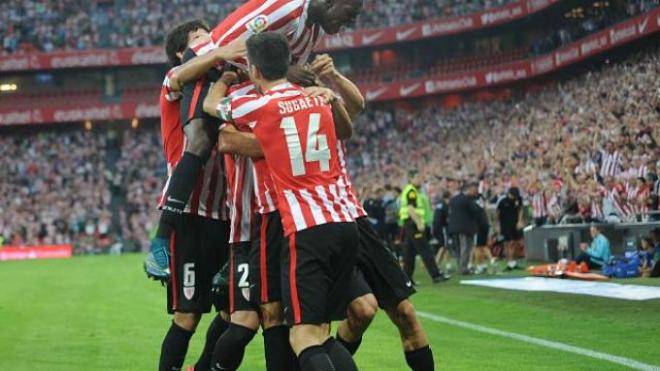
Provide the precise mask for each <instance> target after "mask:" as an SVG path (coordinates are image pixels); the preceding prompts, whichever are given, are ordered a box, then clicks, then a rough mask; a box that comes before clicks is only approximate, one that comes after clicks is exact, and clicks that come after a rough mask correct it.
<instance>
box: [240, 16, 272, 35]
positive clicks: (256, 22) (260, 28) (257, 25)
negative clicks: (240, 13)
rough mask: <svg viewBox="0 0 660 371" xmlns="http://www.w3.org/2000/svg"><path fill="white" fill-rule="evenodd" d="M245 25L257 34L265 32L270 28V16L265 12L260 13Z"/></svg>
mask: <svg viewBox="0 0 660 371" xmlns="http://www.w3.org/2000/svg"><path fill="white" fill-rule="evenodd" d="M245 27H247V29H248V30H249V31H250V32H252V33H255V34H257V33H261V32H264V31H266V29H267V28H268V17H267V16H265V15H263V14H262V15H259V16H257V17H255V18H254V19H253V20H251V21H250V22H249V23H248V24H247V26H245Z"/></svg>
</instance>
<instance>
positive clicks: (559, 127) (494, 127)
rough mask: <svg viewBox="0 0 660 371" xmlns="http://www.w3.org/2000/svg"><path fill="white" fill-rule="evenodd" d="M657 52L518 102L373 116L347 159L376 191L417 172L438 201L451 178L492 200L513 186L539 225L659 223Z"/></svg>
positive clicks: (659, 60) (366, 117) (358, 177)
mask: <svg viewBox="0 0 660 371" xmlns="http://www.w3.org/2000/svg"><path fill="white" fill-rule="evenodd" d="M658 73H660V49H654V50H653V51H652V52H647V53H643V54H640V55H638V56H635V57H634V58H632V59H630V60H628V61H626V62H625V63H622V64H616V65H611V66H608V67H605V68H604V69H603V70H602V71H600V72H594V73H589V74H587V75H584V76H582V77H579V78H576V79H573V80H570V81H567V82H564V83H561V84H559V85H558V86H556V87H553V88H550V89H547V90H545V91H543V92H541V93H532V94H529V95H527V96H526V97H524V99H512V100H509V101H502V102H495V103H492V104H483V103H472V104H466V105H464V106H462V107H460V108H458V109H456V110H454V111H446V112H444V111H440V110H439V109H438V108H436V107H433V106H431V107H429V108H426V109H419V110H413V111H407V110H402V109H398V110H373V111H370V112H368V113H367V114H366V115H364V118H363V119H362V120H361V121H360V123H359V124H358V125H357V127H358V131H359V136H358V139H357V140H355V141H353V142H352V143H351V146H350V148H349V150H350V151H351V152H352V153H354V154H356V155H355V156H353V157H351V159H350V161H351V163H350V165H351V168H352V171H353V172H354V174H355V176H356V183H357V184H361V185H363V186H365V187H366V189H367V191H366V192H367V193H366V194H367V195H371V194H372V191H373V190H376V189H381V188H383V187H386V186H391V185H392V179H396V180H397V181H398V180H400V179H405V177H406V173H407V170H408V169H410V168H417V169H419V170H421V171H422V172H423V173H424V174H426V175H427V180H428V183H427V187H428V189H429V193H431V195H432V196H433V197H434V198H435V199H438V198H440V197H441V194H442V191H443V190H445V189H446V188H445V183H446V179H447V178H452V179H458V180H462V181H464V182H469V181H478V182H479V184H480V192H481V193H482V194H483V195H484V196H485V197H486V198H487V199H491V200H493V201H494V200H497V198H498V196H499V195H501V194H504V193H505V192H506V190H507V189H508V188H510V187H512V186H517V187H518V188H519V189H520V190H521V192H522V195H523V199H524V200H525V202H526V203H527V204H528V205H529V206H530V207H531V209H532V212H531V216H532V217H533V218H534V219H536V220H537V222H539V223H546V222H554V223H558V222H560V221H585V222H587V221H613V222H616V221H634V220H647V219H649V218H652V219H655V220H657V215H653V213H652V212H654V211H655V212H657V210H658V192H659V191H660V189H659V188H660V182H658V178H657V174H658V172H659V171H660V147H658V141H660V131H658V125H657V123H658V120H659V118H658V116H659V112H660V90H659V89H658V85H657V76H658Z"/></svg>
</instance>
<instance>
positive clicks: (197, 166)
mask: <svg viewBox="0 0 660 371" xmlns="http://www.w3.org/2000/svg"><path fill="white" fill-rule="evenodd" d="M203 167H204V162H203V161H202V159H201V158H200V157H198V156H196V155H193V154H192V153H189V152H185V153H184V154H183V157H181V160H180V161H179V163H178V164H177V165H176V168H175V169H174V172H173V173H172V177H171V178H170V185H169V186H168V188H167V194H166V195H165V200H164V203H163V212H162V214H161V216H160V221H159V222H158V231H157V232H156V237H158V238H164V239H169V238H170V236H171V234H172V231H174V226H175V225H176V223H177V221H178V220H179V218H180V216H181V214H183V211H184V210H185V208H186V204H187V203H188V200H189V199H190V195H192V193H193V189H194V188H195V185H196V183H197V178H198V176H199V173H200V172H201V171H202V168H203Z"/></svg>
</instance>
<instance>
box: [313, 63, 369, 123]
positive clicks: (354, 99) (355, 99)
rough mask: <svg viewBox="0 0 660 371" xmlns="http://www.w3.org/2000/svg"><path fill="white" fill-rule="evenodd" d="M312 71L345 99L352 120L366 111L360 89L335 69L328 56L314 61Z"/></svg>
mask: <svg viewBox="0 0 660 371" xmlns="http://www.w3.org/2000/svg"><path fill="white" fill-rule="evenodd" d="M311 69H312V71H314V73H316V74H317V75H318V76H319V77H320V78H322V79H325V80H327V81H329V82H330V83H331V84H332V85H333V87H334V88H335V90H336V91H337V93H339V95H340V96H341V97H342V98H343V99H344V102H345V104H346V110H347V111H348V113H349V115H350V116H351V118H352V119H355V118H356V117H357V116H359V115H360V114H361V113H362V112H363V111H364V109H365V104H366V103H365V99H364V96H363V95H362V92H360V89H359V88H358V87H357V85H355V84H354V83H353V82H352V81H351V80H349V79H348V78H346V76H344V75H342V74H341V72H339V71H337V69H336V68H335V63H334V61H333V60H332V57H330V56H329V55H327V54H321V55H319V56H317V57H316V59H314V62H312V64H311Z"/></svg>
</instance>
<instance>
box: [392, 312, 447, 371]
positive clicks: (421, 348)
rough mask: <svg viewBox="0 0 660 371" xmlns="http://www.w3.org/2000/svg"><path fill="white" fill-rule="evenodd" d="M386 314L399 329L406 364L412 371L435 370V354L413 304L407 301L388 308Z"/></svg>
mask: <svg viewBox="0 0 660 371" xmlns="http://www.w3.org/2000/svg"><path fill="white" fill-rule="evenodd" d="M385 312H386V313H387V315H388V316H389V317H390V320H391V321H392V323H394V325H396V327H397V328H398V329H399V334H400V336H401V342H402V344H403V351H404V353H405V357H406V362H407V363H408V366H409V367H410V369H411V370H413V371H433V370H434V369H435V366H434V360H433V352H432V351H431V347H430V346H429V342H428V338H427V336H426V332H425V331H424V329H423V328H422V325H421V323H420V322H419V320H418V319H417V315H416V311H415V308H414V307H413V305H412V303H411V302H410V301H409V300H408V299H406V300H403V301H401V302H400V303H399V304H397V305H396V306H395V307H389V308H386V309H385Z"/></svg>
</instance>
